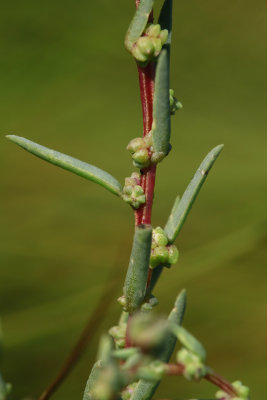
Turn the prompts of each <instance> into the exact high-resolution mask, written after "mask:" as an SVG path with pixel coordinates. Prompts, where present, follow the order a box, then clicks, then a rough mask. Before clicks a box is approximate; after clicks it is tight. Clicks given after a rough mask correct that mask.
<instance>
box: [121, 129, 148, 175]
mask: <svg viewBox="0 0 267 400" xmlns="http://www.w3.org/2000/svg"><path fill="white" fill-rule="evenodd" d="M127 150H129V152H130V153H131V154H132V159H133V165H134V166H135V167H137V168H140V169H142V168H146V167H148V166H149V165H150V163H151V154H152V135H151V133H149V134H148V135H147V136H145V137H143V138H141V137H138V138H134V139H132V140H131V141H130V142H129V143H128V146H127Z"/></svg>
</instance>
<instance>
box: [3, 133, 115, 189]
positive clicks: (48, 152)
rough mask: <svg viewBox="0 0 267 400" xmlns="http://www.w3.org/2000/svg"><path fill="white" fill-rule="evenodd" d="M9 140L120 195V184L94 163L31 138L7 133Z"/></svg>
mask: <svg viewBox="0 0 267 400" xmlns="http://www.w3.org/2000/svg"><path fill="white" fill-rule="evenodd" d="M6 137H7V139H9V140H10V141H11V142H13V143H16V144H18V145H19V146H20V147H22V148H23V149H24V150H27V151H29V152H30V153H32V154H34V155H35V156H37V157H39V158H42V159H43V160H45V161H48V162H49V163H51V164H54V165H56V166H58V167H60V168H63V169H66V170H67V171H70V172H73V173H74V174H76V175H79V176H81V177H83V178H85V179H88V180H89V181H93V182H95V183H98V184H99V185H100V186H103V187H104V188H106V189H107V190H109V191H110V192H111V193H114V194H116V195H117V196H120V194H121V191H122V186H121V184H120V183H119V182H118V181H117V179H115V178H114V177H113V176H112V175H110V174H109V173H108V172H105V171H103V170H102V169H100V168H97V167H95V166H94V165H91V164H87V163H86V162H83V161H80V160H78V159H77V158H73V157H71V156H68V155H66V154H62V153H59V152H58V151H55V150H52V149H49V148H47V147H44V146H41V145H40V144H37V143H34V142H32V141H31V140H28V139H25V138H23V137H20V136H14V135H8V136H6Z"/></svg>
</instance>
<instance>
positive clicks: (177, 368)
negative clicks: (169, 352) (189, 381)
mask: <svg viewBox="0 0 267 400" xmlns="http://www.w3.org/2000/svg"><path fill="white" fill-rule="evenodd" d="M183 371H184V366H183V364H181V363H177V364H167V371H166V372H167V375H182V374H183ZM204 379H206V380H207V381H209V382H211V383H213V384H214V385H216V386H217V387H219V388H220V389H222V390H223V391H224V392H225V393H227V394H229V395H230V396H231V397H235V396H237V392H236V390H235V388H234V387H233V385H232V384H231V383H230V382H228V381H227V380H226V379H225V378H223V377H221V376H220V375H217V374H216V373H215V372H211V370H209V372H207V374H206V375H205V376H204Z"/></svg>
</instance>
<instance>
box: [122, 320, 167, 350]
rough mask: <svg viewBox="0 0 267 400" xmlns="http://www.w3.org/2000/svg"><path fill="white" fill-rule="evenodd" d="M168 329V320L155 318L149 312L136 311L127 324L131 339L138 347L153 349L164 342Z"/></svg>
mask: <svg viewBox="0 0 267 400" xmlns="http://www.w3.org/2000/svg"><path fill="white" fill-rule="evenodd" d="M168 331H169V324H168V321H167V320H165V319H162V318H155V317H154V315H153V314H151V313H142V312H141V313H138V314H136V315H134V316H133V318H132V319H131V323H130V326H129V335H130V337H131V341H132V342H133V343H134V345H135V346H137V347H139V348H140V349H145V350H146V351H147V350H153V351H154V350H155V349H156V348H159V347H161V345H162V344H163V343H164V339H165V337H166V334H167V332H168Z"/></svg>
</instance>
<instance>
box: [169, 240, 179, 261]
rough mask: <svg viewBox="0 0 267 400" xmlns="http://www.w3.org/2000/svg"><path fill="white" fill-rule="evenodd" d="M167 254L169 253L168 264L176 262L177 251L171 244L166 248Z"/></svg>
mask: <svg viewBox="0 0 267 400" xmlns="http://www.w3.org/2000/svg"><path fill="white" fill-rule="evenodd" d="M168 252H169V259H168V261H169V264H175V263H177V261H178V258H179V251H178V249H177V247H176V246H175V245H174V244H172V245H171V246H168Z"/></svg>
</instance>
